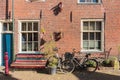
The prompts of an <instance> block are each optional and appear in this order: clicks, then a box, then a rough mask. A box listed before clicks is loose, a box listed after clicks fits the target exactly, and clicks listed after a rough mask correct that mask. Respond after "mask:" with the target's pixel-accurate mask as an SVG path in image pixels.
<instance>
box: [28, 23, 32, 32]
mask: <svg viewBox="0 0 120 80" xmlns="http://www.w3.org/2000/svg"><path fill="white" fill-rule="evenodd" d="M28 31H32V23H31V22H29V23H28Z"/></svg>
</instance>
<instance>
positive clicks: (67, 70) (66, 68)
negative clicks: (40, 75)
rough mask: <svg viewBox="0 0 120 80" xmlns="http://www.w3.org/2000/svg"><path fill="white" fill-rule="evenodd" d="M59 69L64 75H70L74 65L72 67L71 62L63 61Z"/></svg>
mask: <svg viewBox="0 0 120 80" xmlns="http://www.w3.org/2000/svg"><path fill="white" fill-rule="evenodd" d="M61 69H62V70H63V72H65V73H71V72H73V71H74V69H75V65H74V63H73V61H71V60H65V61H63V62H62V65H61Z"/></svg>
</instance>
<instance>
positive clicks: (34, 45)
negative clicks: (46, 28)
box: [21, 21, 38, 51]
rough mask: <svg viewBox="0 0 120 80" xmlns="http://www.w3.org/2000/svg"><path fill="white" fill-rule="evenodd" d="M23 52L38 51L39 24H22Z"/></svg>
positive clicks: (29, 22)
mask: <svg viewBox="0 0 120 80" xmlns="http://www.w3.org/2000/svg"><path fill="white" fill-rule="evenodd" d="M21 51H38V22H37V21H33V22H32V21H28V22H21Z"/></svg>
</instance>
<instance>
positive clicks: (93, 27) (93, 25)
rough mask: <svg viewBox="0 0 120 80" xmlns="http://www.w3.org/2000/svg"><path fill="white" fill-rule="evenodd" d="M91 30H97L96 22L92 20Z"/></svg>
mask: <svg viewBox="0 0 120 80" xmlns="http://www.w3.org/2000/svg"><path fill="white" fill-rule="evenodd" d="M90 30H95V22H90Z"/></svg>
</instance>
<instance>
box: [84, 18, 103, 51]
mask: <svg viewBox="0 0 120 80" xmlns="http://www.w3.org/2000/svg"><path fill="white" fill-rule="evenodd" d="M103 34H104V33H103V21H102V20H82V49H83V50H87V51H88V50H89V51H101V50H103V49H102V48H103V45H102V44H104V43H103V38H104V35H103Z"/></svg>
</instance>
